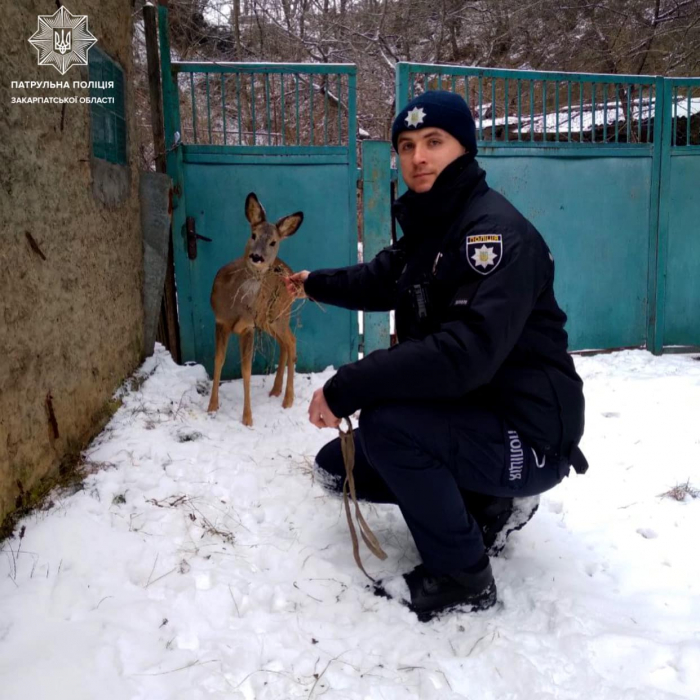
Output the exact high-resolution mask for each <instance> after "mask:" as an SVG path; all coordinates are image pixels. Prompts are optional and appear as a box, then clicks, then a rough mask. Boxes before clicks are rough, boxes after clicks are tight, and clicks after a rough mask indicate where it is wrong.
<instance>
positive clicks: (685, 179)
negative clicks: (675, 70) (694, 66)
mask: <svg viewBox="0 0 700 700" xmlns="http://www.w3.org/2000/svg"><path fill="white" fill-rule="evenodd" d="M665 82H666V84H667V85H670V86H671V87H672V88H673V90H674V94H675V96H676V98H677V100H678V106H680V105H683V106H684V107H685V109H686V128H685V144H683V143H682V140H683V139H681V143H680V144H679V143H678V140H676V141H675V146H674V147H671V148H668V149H666V152H665V153H664V156H665V158H664V161H663V165H664V167H665V171H664V173H663V175H664V177H665V178H666V179H667V181H668V182H667V186H666V187H665V188H663V189H662V193H661V202H662V207H661V212H660V215H659V219H660V222H659V229H660V232H661V234H663V239H662V243H663V244H664V245H663V248H662V247H661V245H660V249H661V250H662V251H663V255H662V256H660V262H659V268H660V269H659V276H660V278H661V279H663V280H664V283H665V284H664V287H663V297H661V296H660V300H659V303H663V308H664V317H663V324H664V325H663V342H664V344H665V345H670V346H674V345H675V346H677V345H681V346H698V345H700V311H699V310H700V224H699V223H698V222H700V186H699V183H700V145H695V144H693V139H695V140H696V143H697V144H700V105H698V112H696V114H695V115H693V114H692V111H691V108H692V107H693V103H692V100H691V98H692V95H693V94H695V95H697V97H695V98H693V99H695V100H700V78H672V79H668V80H666V81H665ZM667 90H668V88H667ZM693 91H694V93H693ZM683 92H685V97H684V96H683ZM667 94H668V93H667ZM678 106H676V105H675V104H674V110H675V111H674V120H673V121H674V123H673V131H674V134H676V133H677V131H678V119H679V118H680V117H679V116H678ZM666 113H667V115H670V109H669V108H668V107H667V110H666ZM691 117H694V121H693V120H691ZM670 121H671V120H670V119H669V122H670ZM693 125H695V126H694V129H695V131H693ZM664 126H665V125H664ZM664 142H665V143H670V140H667V139H666V138H665V139H664Z"/></svg>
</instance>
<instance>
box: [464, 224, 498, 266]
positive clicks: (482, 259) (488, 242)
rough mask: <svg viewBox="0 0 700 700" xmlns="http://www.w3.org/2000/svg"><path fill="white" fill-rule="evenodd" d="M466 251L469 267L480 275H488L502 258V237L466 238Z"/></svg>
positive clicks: (487, 234) (494, 234) (480, 236)
mask: <svg viewBox="0 0 700 700" xmlns="http://www.w3.org/2000/svg"><path fill="white" fill-rule="evenodd" d="M466 249H467V262H468V263H469V265H470V267H471V268H472V269H473V270H474V271H475V272H478V273H479V274H480V275H488V274H489V273H490V272H493V271H494V270H495V269H496V268H497V267H498V265H499V263H500V262H501V258H502V257H503V236H501V234H500V233H485V234H481V235H478V236H467V244H466Z"/></svg>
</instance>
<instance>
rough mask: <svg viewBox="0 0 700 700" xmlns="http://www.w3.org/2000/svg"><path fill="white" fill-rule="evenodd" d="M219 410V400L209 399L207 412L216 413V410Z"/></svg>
mask: <svg viewBox="0 0 700 700" xmlns="http://www.w3.org/2000/svg"><path fill="white" fill-rule="evenodd" d="M218 410H219V402H218V401H213V400H212V401H210V402H209V408H207V413H216V411H218Z"/></svg>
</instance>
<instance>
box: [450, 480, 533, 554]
mask: <svg viewBox="0 0 700 700" xmlns="http://www.w3.org/2000/svg"><path fill="white" fill-rule="evenodd" d="M462 497H463V499H464V505H465V506H466V508H467V510H468V511H469V513H471V515H472V517H473V518H474V520H476V522H477V525H478V526H479V528H480V529H481V536H482V538H483V540H484V547H486V551H487V553H488V555H489V556H490V557H496V556H498V555H499V554H500V552H501V551H502V550H503V548H504V547H505V546H506V540H507V539H508V537H509V536H510V535H511V533H513V532H515V531H516V530H520V529H521V528H523V527H525V525H527V523H528V522H529V521H530V520H531V518H532V516H533V515H534V514H535V513H536V512H537V509H538V507H539V505H540V497H539V496H528V497H526V498H504V497H499V496H487V495H485V494H480V493H474V492H471V491H462Z"/></svg>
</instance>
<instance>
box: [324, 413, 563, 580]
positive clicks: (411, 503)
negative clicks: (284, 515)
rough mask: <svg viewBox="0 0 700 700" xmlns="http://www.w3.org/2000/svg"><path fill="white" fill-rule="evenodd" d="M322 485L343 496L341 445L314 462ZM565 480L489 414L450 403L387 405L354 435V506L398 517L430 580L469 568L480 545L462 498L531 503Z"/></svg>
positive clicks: (558, 465) (364, 419) (559, 469)
mask: <svg viewBox="0 0 700 700" xmlns="http://www.w3.org/2000/svg"><path fill="white" fill-rule="evenodd" d="M316 465H317V468H318V469H319V470H320V472H319V477H320V481H321V483H323V484H324V486H325V487H326V488H327V489H329V490H331V491H340V490H342V485H343V480H344V478H345V465H344V463H343V457H342V452H341V449H340V439H339V438H336V439H335V440H333V441H331V442H330V443H328V444H327V445H325V446H324V447H323V448H322V449H321V450H320V452H319V453H318V455H317V457H316ZM568 473H569V465H568V462H567V461H565V460H557V461H554V462H551V461H550V458H548V457H545V456H543V455H538V454H537V453H536V452H535V451H534V450H533V449H532V448H531V447H529V446H527V445H526V444H525V443H524V442H523V441H522V439H521V438H520V436H519V435H518V434H517V433H516V432H515V431H514V430H512V428H509V427H508V426H507V425H506V424H505V423H504V421H503V420H502V419H501V418H499V417H498V416H496V415H495V414H494V413H492V412H490V411H488V410H485V409H483V408H480V407H478V406H464V405H458V404H452V403H445V402H440V403H426V402H413V403H387V404H380V405H377V406H373V407H370V408H365V409H363V410H362V412H361V414H360V427H359V429H357V430H355V468H354V477H355V487H356V490H357V496H358V498H361V499H364V500H368V501H372V502H374V503H395V504H397V505H398V506H399V508H400V509H401V512H402V514H403V516H404V518H405V520H406V523H407V525H408V527H409V529H410V531H411V534H412V535H413V539H414V540H415V543H416V547H417V548H418V551H419V553H420V555H421V558H422V560H423V563H424V564H425V566H426V567H427V569H428V570H429V571H431V572H432V573H435V574H439V573H449V572H453V571H458V570H461V569H464V568H468V567H470V566H473V565H474V564H475V563H476V562H478V561H479V560H480V559H481V558H482V557H483V556H484V544H483V541H482V538H481V530H480V529H479V527H478V525H477V523H476V521H475V520H474V518H473V516H472V514H471V513H470V512H469V511H468V509H467V506H466V505H465V501H466V502H467V503H468V502H469V498H465V493H466V492H471V493H474V492H475V493H476V494H486V495H488V496H501V497H503V496H506V497H517V496H533V495H535V494H539V493H542V492H544V491H547V490H548V489H551V488H552V487H554V486H556V485H557V484H558V483H559V482H560V481H561V480H562V479H563V478H564V477H565V476H567V475H568Z"/></svg>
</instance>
